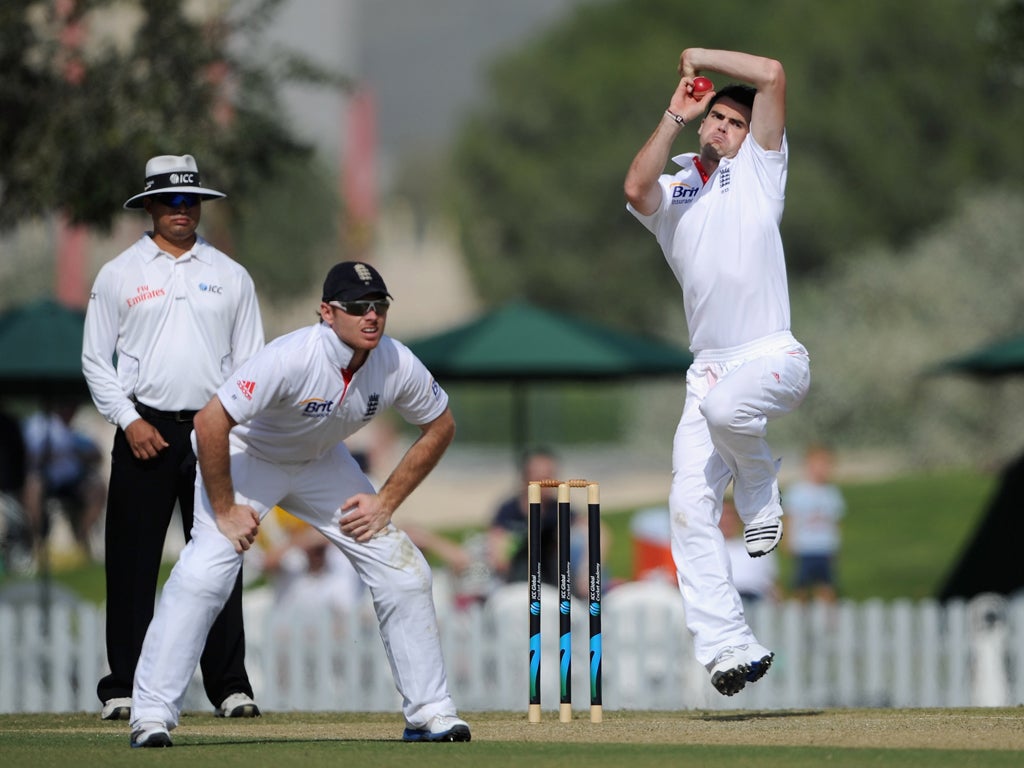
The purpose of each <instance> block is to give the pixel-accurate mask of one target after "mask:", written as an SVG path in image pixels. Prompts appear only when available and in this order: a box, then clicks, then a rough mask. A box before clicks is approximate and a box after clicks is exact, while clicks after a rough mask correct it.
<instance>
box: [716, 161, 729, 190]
mask: <svg viewBox="0 0 1024 768" xmlns="http://www.w3.org/2000/svg"><path fill="white" fill-rule="evenodd" d="M731 176H732V171H731V169H730V168H729V166H728V165H726V166H721V167H719V169H718V188H719V189H720V190H722V191H723V192H728V191H729V181H730V180H731V178H730V177H731Z"/></svg>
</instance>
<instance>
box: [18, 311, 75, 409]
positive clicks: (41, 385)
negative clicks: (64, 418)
mask: <svg viewBox="0 0 1024 768" xmlns="http://www.w3.org/2000/svg"><path fill="white" fill-rule="evenodd" d="M84 328H85V313H84V312H83V311H81V310H78V309H71V308H69V307H66V306H64V305H63V304H59V303H57V302H56V301H54V300H52V299H40V300H38V301H34V302H31V303H29V304H25V305H22V306H20V307H15V308H13V309H8V310H6V311H5V312H4V313H3V314H0V395H8V396H18V397H29V396H33V397H50V396H60V397H74V398H82V399H85V398H88V397H89V390H88V388H87V387H86V384H85V376H84V375H83V374H82V334H83V331H84Z"/></svg>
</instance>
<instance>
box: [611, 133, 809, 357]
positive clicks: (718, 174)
mask: <svg viewBox="0 0 1024 768" xmlns="http://www.w3.org/2000/svg"><path fill="white" fill-rule="evenodd" d="M695 156H696V155H695V154H694V153H692V152H689V153H686V154H683V155H677V156H676V157H673V158H672V160H673V161H674V162H675V163H677V164H678V165H680V166H681V170H680V171H679V172H677V173H676V174H674V175H670V174H663V175H662V176H661V177H659V179H658V183H659V185H660V186H661V189H662V196H661V206H660V208H659V209H658V210H657V211H655V212H654V213H653V214H651V215H650V216H644V215H642V214H640V213H639V212H638V211H637V210H636V209H635V208H633V206H632V205H628V204H627V209H628V210H629V211H630V212H631V213H632V214H633V215H634V216H636V218H637V219H639V220H640V221H641V222H642V223H643V225H644V226H645V227H647V229H649V230H650V231H651V232H652V233H653V234H654V235H655V237H656V238H657V240H658V243H659V244H660V245H661V247H662V251H663V252H664V254H665V258H666V260H667V261H668V264H669V266H670V267H671V268H672V271H673V273H675V276H676V279H677V280H678V281H679V284H680V286H682V289H683V308H684V310H685V312H686V324H687V327H688V329H689V333H690V349H691V351H693V352H694V353H695V354H696V353H697V352H700V351H703V350H711V349H717V350H720V349H728V348H731V347H738V346H741V345H744V344H747V343H749V342H751V341H755V340H757V339H760V338H762V337H764V336H770V335H772V334H774V333H778V332H780V331H788V330H789V327H790V314H789V288H788V286H787V281H786V263H785V258H784V254H783V249H782V238H781V237H780V235H779V222H780V221H781V220H782V211H783V207H784V204H785V189H786V173H787V164H788V157H789V155H788V147H787V143H786V138H785V136H783V139H782V147H781V149H780V150H779V151H767V150H765V149H763V148H762V147H760V146H759V145H758V144H757V142H756V141H755V140H754V137H753V136H751V135H748V136H747V138H746V139H745V140H744V141H743V143H742V144H741V145H740V149H739V151H738V152H737V153H736V156H735V157H733V158H724V159H722V161H721V162H720V163H719V165H718V168H717V169H716V170H715V172H714V173H712V174H711V176H710V177H709V178H708V180H707V183H706V184H705V183H702V182H701V178H700V174H699V172H698V171H697V169H696V167H695V166H694V163H693V158H694V157H695Z"/></svg>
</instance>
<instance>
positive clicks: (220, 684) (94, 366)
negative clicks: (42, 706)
mask: <svg viewBox="0 0 1024 768" xmlns="http://www.w3.org/2000/svg"><path fill="white" fill-rule="evenodd" d="M224 196H225V195H224V194H223V193H221V192H217V191H216V190H213V189H210V188H209V187H205V186H203V184H202V182H201V181H200V176H199V168H198V167H197V165H196V161H195V158H193V157H192V156H191V155H182V156H176V155H161V156H158V157H153V158H151V159H150V160H149V162H147V163H146V183H145V187H144V189H143V191H142V192H140V193H139V194H137V195H134V196H133V197H131V198H130V199H129V200H128V201H127V202H126V203H125V204H124V207H125V208H127V209H130V210H135V209H145V211H146V212H147V213H148V214H149V215H150V216H151V217H152V220H153V229H152V231H149V232H146V233H144V234H143V235H142V237H140V238H139V239H138V240H137V241H136V242H135V243H134V244H133V245H131V246H130V247H129V248H128V249H127V250H125V251H124V252H123V253H121V254H120V255H119V256H117V257H116V258H114V259H113V260H112V261H109V262H107V263H106V264H105V265H104V266H103V267H102V268H101V269H100V271H99V274H98V275H97V277H96V282H95V283H94V285H93V289H92V293H91V294H90V296H89V306H88V310H87V312H86V317H85V338H84V343H83V347H82V370H83V372H84V373H85V378H86V381H87V382H88V384H89V390H90V392H91V393H92V398H93V401H94V402H95V404H96V408H97V409H98V410H99V412H100V413H101V414H102V415H103V417H104V418H105V419H106V420H107V421H109V422H110V423H112V424H114V425H116V426H117V432H116V434H115V436H114V446H113V450H112V452H111V470H110V487H109V491H108V497H107V517H106V534H105V545H106V582H107V583H106V589H107V593H106V597H107V624H106V630H107V631H106V642H107V661H108V663H109V665H110V674H108V675H106V676H105V677H104V678H103V679H102V680H100V682H99V685H98V686H97V694H98V695H99V698H100V700H101V701H102V702H103V710H102V717H103V719H105V720H118V719H120V720H126V719H128V718H129V717H130V714H131V707H132V700H131V692H132V681H133V679H134V677H135V666H136V664H137V662H138V658H139V652H140V651H141V649H142V641H143V638H144V637H145V635H146V629H147V627H148V626H149V622H150V620H151V619H152V617H153V604H154V602H155V598H156V587H157V578H158V574H159V569H160V561H161V556H162V553H163V547H164V538H165V537H166V534H167V528H168V525H169V524H170V520H171V515H172V513H173V511H174V507H175V504H177V505H178V506H179V508H180V512H181V521H182V525H183V527H184V533H185V538H186V539H189V538H190V537H191V531H192V524H193V500H194V486H195V476H196V460H195V454H194V453H193V451H192V446H191V442H190V439H189V435H190V433H191V432H192V418H193V416H194V415H195V413H196V411H197V410H198V409H200V408H202V407H203V406H204V405H205V404H206V402H207V401H208V400H209V399H210V396H211V395H212V394H213V393H214V391H216V389H217V387H219V386H220V385H221V384H222V383H223V382H224V380H225V379H226V378H228V375H229V374H230V373H231V372H232V371H233V370H234V369H235V368H236V367H237V366H238V365H240V364H241V363H243V362H245V361H246V360H247V359H248V358H249V357H250V356H251V355H253V354H254V353H255V352H256V351H257V350H258V349H260V348H261V347H262V346H263V321H262V318H261V317H260V311H259V305H258V304H257V301H256V291H255V287H254V286H253V281H252V278H251V277H250V276H249V273H248V272H247V271H246V270H245V269H244V268H243V267H242V266H241V265H240V264H238V263H237V262H235V261H233V260H232V259H230V258H229V257H228V256H227V255H225V254H224V253H222V252H221V251H219V250H217V249H216V248H214V247H213V246H212V245H210V243H208V242H206V241H205V240H204V239H203V238H202V237H200V236H199V235H197V234H196V228H197V226H198V225H199V219H200V214H201V212H202V201H203V200H214V199H217V198H222V197H224ZM201 665H202V670H203V685H204V687H205V689H206V695H207V696H208V697H209V698H210V701H211V703H212V704H213V705H214V707H215V708H216V712H217V714H219V715H221V716H228V717H254V716H257V715H259V709H258V708H257V707H256V704H255V702H254V701H253V700H252V695H253V692H252V686H251V685H250V683H249V678H248V675H247V673H246V670H245V634H244V631H243V627H242V580H241V573H239V574H238V578H237V579H236V580H235V583H234V590H233V591H232V592H231V596H230V598H229V599H227V601H226V606H225V608H224V611H223V613H221V615H220V617H219V618H218V619H217V621H216V622H215V623H214V625H213V629H212V631H211V632H210V636H209V640H208V641H207V642H206V650H205V652H204V653H203V658H202V664H201Z"/></svg>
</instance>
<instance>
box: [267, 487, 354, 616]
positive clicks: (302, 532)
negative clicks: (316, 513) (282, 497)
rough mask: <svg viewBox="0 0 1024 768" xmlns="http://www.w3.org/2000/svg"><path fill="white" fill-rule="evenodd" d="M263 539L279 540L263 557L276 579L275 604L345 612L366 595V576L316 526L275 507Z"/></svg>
mask: <svg viewBox="0 0 1024 768" xmlns="http://www.w3.org/2000/svg"><path fill="white" fill-rule="evenodd" d="M260 533H262V534H264V535H263V536H260V537H259V538H260V540H262V539H263V538H264V537H265V536H266V535H267V534H270V535H271V536H272V537H273V538H274V542H273V543H271V544H270V546H269V547H268V548H267V550H266V552H265V553H264V555H263V570H264V572H265V573H267V574H268V575H269V576H270V577H271V578H272V580H273V585H274V602H275V603H279V604H282V603H288V604H289V607H290V608H294V607H300V606H308V607H309V608H310V609H315V610H317V611H321V610H323V608H325V607H326V608H329V609H331V610H334V611H336V612H338V613H339V614H342V615H344V614H345V613H347V611H349V610H351V609H352V608H353V607H354V606H355V605H356V604H357V603H358V602H359V600H360V599H361V598H362V595H363V592H364V587H363V582H362V579H360V578H359V574H358V573H357V572H356V569H355V568H353V567H352V563H350V562H349V560H348V558H347V557H345V556H344V555H343V554H342V553H341V552H340V551H339V550H338V548H337V547H332V546H330V541H328V540H327V538H326V537H325V536H324V535H323V534H322V533H320V531H318V530H317V529H316V528H314V527H313V526H311V525H310V524H309V523H306V522H304V521H302V520H300V519H298V518H297V517H293V516H292V515H290V514H289V513H288V512H286V511H285V510H284V509H282V508H281V507H274V508H273V509H272V510H271V511H270V512H269V513H268V514H267V516H266V517H265V518H264V520H263V523H262V524H261V525H260Z"/></svg>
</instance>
